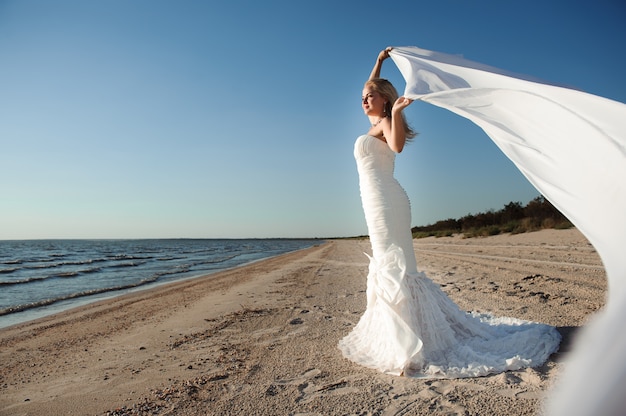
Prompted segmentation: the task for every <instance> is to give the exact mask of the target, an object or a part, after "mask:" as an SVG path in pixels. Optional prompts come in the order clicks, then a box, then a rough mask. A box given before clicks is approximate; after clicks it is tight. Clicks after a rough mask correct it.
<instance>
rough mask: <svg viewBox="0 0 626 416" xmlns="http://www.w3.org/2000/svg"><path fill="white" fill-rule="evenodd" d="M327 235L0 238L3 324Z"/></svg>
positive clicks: (259, 256)
mask: <svg viewBox="0 0 626 416" xmlns="http://www.w3.org/2000/svg"><path fill="white" fill-rule="evenodd" d="M321 242H322V240H319V239H149V240H22V241H8V240H5V241H0V328H4V327H7V326H10V325H14V324H18V323H22V322H26V321H29V320H32V319H37V318H40V317H44V316H47V315H51V314H54V313H58V312H61V311H64V310H67V309H70V308H73V307H76V306H81V305H84V304H87V303H91V302H95V301H99V300H103V299H107V298H112V297H115V296H119V295H122V294H125V293H128V292H131V291H136V290H143V289H147V288H150V287H154V286H156V285H161V284H164V283H169V282H174V281H180V280H183V279H189V278H193V277H198V276H202V275H207V274H211V273H215V272H218V271H221V270H226V269H230V268H233V267H237V266H241V265H244V264H246V263H250V262H254V261H258V260H261V259H265V258H269V257H273V256H277V255H279V254H283V253H287V252H291V251H296V250H300V249H304V248H307V247H311V246H314V245H318V244H320V243H321Z"/></svg>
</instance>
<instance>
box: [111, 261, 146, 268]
mask: <svg viewBox="0 0 626 416" xmlns="http://www.w3.org/2000/svg"><path fill="white" fill-rule="evenodd" d="M142 264H146V262H145V261H129V262H126V263H119V264H112V265H110V266H107V267H137V266H141V265H142Z"/></svg>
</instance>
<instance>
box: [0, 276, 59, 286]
mask: <svg viewBox="0 0 626 416" xmlns="http://www.w3.org/2000/svg"><path fill="white" fill-rule="evenodd" d="M47 278H48V277H29V278H28V279H21V280H12V281H10V282H0V287H1V286H14V285H22V284H25V283H32V282H37V281H39V280H46V279H47Z"/></svg>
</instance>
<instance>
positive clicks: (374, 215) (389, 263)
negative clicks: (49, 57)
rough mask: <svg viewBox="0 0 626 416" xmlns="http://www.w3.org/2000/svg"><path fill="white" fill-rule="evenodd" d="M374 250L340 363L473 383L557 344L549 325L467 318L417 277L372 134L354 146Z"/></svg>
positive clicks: (402, 209) (401, 212)
mask: <svg viewBox="0 0 626 416" xmlns="http://www.w3.org/2000/svg"><path fill="white" fill-rule="evenodd" d="M354 156H355V158H356V161H357V167H358V171H359V185H360V189H361V199H362V202H363V210H364V211H365V219H366V221H367V228H368V231H369V236H370V241H371V244H372V257H371V258H370V269H369V273H368V276H367V308H366V310H365V313H364V314H363V316H361V318H360V320H359V322H358V323H357V325H356V326H355V327H354V329H353V330H352V331H351V332H350V333H349V334H348V335H347V336H346V337H345V338H343V339H342V340H341V341H340V342H339V348H340V349H341V350H342V352H343V354H344V356H345V357H347V358H349V359H350V360H352V361H354V362H357V363H359V364H361V365H363V366H366V367H370V368H373V369H376V370H379V371H383V372H385V373H389V374H395V375H399V374H404V375H407V376H414V377H475V376H482V375H486V374H490V373H495V372H501V371H506V370H516V369H519V368H522V367H534V366H538V365H541V364H542V363H543V362H544V361H545V360H546V359H547V358H548V357H549V356H550V354H552V353H553V352H554V351H555V350H556V349H557V348H558V345H559V342H560V335H559V333H558V332H557V331H556V329H555V328H553V327H550V326H548V325H544V324H539V323H533V322H526V321H521V320H518V319H513V318H494V317H492V316H489V315H478V314H470V313H467V312H465V311H462V310H460V309H459V307H458V306H457V305H456V304H455V303H454V302H452V300H451V299H450V298H449V297H448V296H447V295H446V294H445V293H444V292H443V291H442V290H441V289H440V288H439V286H437V285H436V284H434V283H433V282H432V281H431V280H430V279H428V278H427V277H426V276H425V275H424V274H423V273H420V272H418V271H417V262H416V260H415V252H414V250H413V238H412V235H411V210H410V205H409V200H408V197H407V195H406V193H405V192H404V189H402V187H401V186H400V184H399V183H398V182H397V181H396V179H395V178H394V176H393V170H394V161H395V153H394V152H393V151H392V150H391V149H390V148H389V146H388V145H387V143H385V142H383V141H381V140H379V139H377V138H376V137H373V136H368V135H364V136H360V137H359V138H358V139H357V141H356V143H355V146H354Z"/></svg>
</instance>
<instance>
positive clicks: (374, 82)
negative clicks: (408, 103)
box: [365, 78, 417, 141]
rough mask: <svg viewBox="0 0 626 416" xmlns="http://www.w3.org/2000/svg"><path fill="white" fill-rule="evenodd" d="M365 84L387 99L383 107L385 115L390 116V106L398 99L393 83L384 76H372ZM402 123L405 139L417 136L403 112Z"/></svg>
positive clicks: (409, 139) (408, 139)
mask: <svg viewBox="0 0 626 416" xmlns="http://www.w3.org/2000/svg"><path fill="white" fill-rule="evenodd" d="M365 86H366V87H371V88H372V89H373V90H374V91H376V92H377V93H379V94H380V95H382V96H383V97H385V100H386V101H387V102H386V103H385V109H384V111H385V115H386V116H387V117H389V118H391V107H392V106H393V103H395V102H396V100H397V99H398V91H396V88H395V87H394V86H393V84H392V83H391V82H389V81H387V80H386V79H384V78H372V79H370V80H369V81H367V82H366V83H365ZM402 124H403V125H404V131H405V134H406V140H407V141H411V139H412V138H413V137H415V136H417V132H415V131H414V130H413V129H412V128H411V126H409V123H407V121H406V118H405V117H404V113H402Z"/></svg>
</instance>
